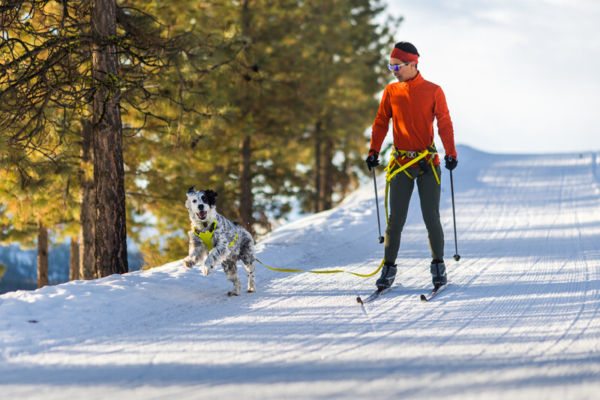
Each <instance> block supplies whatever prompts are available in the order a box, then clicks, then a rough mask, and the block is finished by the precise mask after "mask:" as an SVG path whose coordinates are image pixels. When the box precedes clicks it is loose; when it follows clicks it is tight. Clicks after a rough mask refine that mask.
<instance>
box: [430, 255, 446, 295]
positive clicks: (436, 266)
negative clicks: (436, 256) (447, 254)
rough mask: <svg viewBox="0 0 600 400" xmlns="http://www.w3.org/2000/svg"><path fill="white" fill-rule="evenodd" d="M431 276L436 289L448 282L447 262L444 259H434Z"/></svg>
mask: <svg viewBox="0 0 600 400" xmlns="http://www.w3.org/2000/svg"><path fill="white" fill-rule="evenodd" d="M431 278H432V280H433V286H435V288H436V289H437V288H439V287H440V286H444V285H445V284H446V283H448V277H447V276H446V264H444V261H443V260H433V261H432V262H431Z"/></svg>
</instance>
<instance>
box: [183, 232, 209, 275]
mask: <svg viewBox="0 0 600 400" xmlns="http://www.w3.org/2000/svg"><path fill="white" fill-rule="evenodd" d="M188 236H189V238H190V242H189V250H188V256H187V257H186V258H184V259H183V265H184V266H185V267H186V268H192V267H193V266H194V265H196V264H198V263H199V262H200V261H202V260H203V259H204V257H206V252H205V251H204V249H203V248H202V247H200V241H199V240H197V239H196V237H195V235H194V232H193V231H189V232H188Z"/></svg>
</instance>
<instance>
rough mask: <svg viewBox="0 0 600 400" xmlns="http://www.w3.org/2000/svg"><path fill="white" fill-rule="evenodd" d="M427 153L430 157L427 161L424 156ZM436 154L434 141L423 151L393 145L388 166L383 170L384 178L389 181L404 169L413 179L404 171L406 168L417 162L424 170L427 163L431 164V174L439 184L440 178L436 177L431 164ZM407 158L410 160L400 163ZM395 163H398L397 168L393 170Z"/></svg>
mask: <svg viewBox="0 0 600 400" xmlns="http://www.w3.org/2000/svg"><path fill="white" fill-rule="evenodd" d="M428 155H430V156H431V157H430V158H429V161H426V159H425V157H427V156H428ZM436 155H437V149H436V148H435V144H434V143H431V145H430V146H429V147H427V148H426V149H425V150H423V151H410V150H398V149H397V148H396V146H394V150H392V157H391V158H390V163H389V164H388V166H387V167H386V169H385V171H386V175H385V178H386V180H387V181H388V182H389V181H390V180H391V179H392V178H393V177H394V176H396V174H397V173H399V172H403V171H404V173H405V174H406V175H407V176H408V177H409V178H411V179H415V178H413V177H412V176H411V175H410V174H409V173H408V172H407V171H406V169H407V168H409V167H411V166H413V165H414V164H419V166H420V167H421V170H422V171H424V172H425V170H426V166H427V164H429V165H430V166H431V168H432V169H433V174H434V175H435V180H436V181H437V183H438V185H439V184H440V178H439V177H438V175H437V172H436V170H435V166H434V165H433V160H434V158H435V156H436ZM407 158H408V159H411V161H409V162H408V163H406V164H404V165H402V164H401V163H400V160H404V159H407ZM421 160H423V161H421ZM396 165H398V167H399V168H398V169H395V170H394V166H396Z"/></svg>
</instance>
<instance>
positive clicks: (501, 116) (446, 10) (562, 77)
mask: <svg viewBox="0 0 600 400" xmlns="http://www.w3.org/2000/svg"><path fill="white" fill-rule="evenodd" d="M387 2H388V9H387V12H388V13H390V14H392V15H394V16H402V17H404V20H403V21H402V23H401V24H400V26H399V29H398V31H397V34H396V40H397V41H408V42H411V43H412V44H414V45H415V46H416V47H417V49H418V50H419V53H420V55H421V57H420V59H419V69H420V71H421V73H422V75H423V77H424V78H425V79H426V80H429V81H431V82H434V83H436V84H438V85H440V86H441V87H442V89H443V90H444V93H445V94H446V98H447V101H448V108H449V110H450V116H451V118H452V121H453V123H454V129H455V140H456V142H457V143H460V144H466V145H468V146H472V147H475V148H477V149H480V150H484V151H487V152H493V153H562V152H584V151H590V150H595V151H598V150H600V138H599V137H598V136H599V135H598V134H599V132H598V114H600V113H599V112H598V111H597V110H596V107H598V106H600V101H598V98H599V95H600V65H599V64H600V23H599V21H600V1H598V0H569V1H564V0H519V1H515V0H502V1H499V0H486V1H477V0H452V1H442V0H432V1H415V0H412V1H409V0H387ZM440 144H441V143H438V146H439V145H440ZM459 157H460V155H459Z"/></svg>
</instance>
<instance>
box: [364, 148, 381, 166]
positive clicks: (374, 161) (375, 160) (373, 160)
mask: <svg viewBox="0 0 600 400" xmlns="http://www.w3.org/2000/svg"><path fill="white" fill-rule="evenodd" d="M365 162H366V163H367V167H368V168H369V171H370V170H371V168H375V167H376V166H378V165H379V153H378V152H376V151H375V150H371V151H369V156H368V157H367V159H366V160H365Z"/></svg>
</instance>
